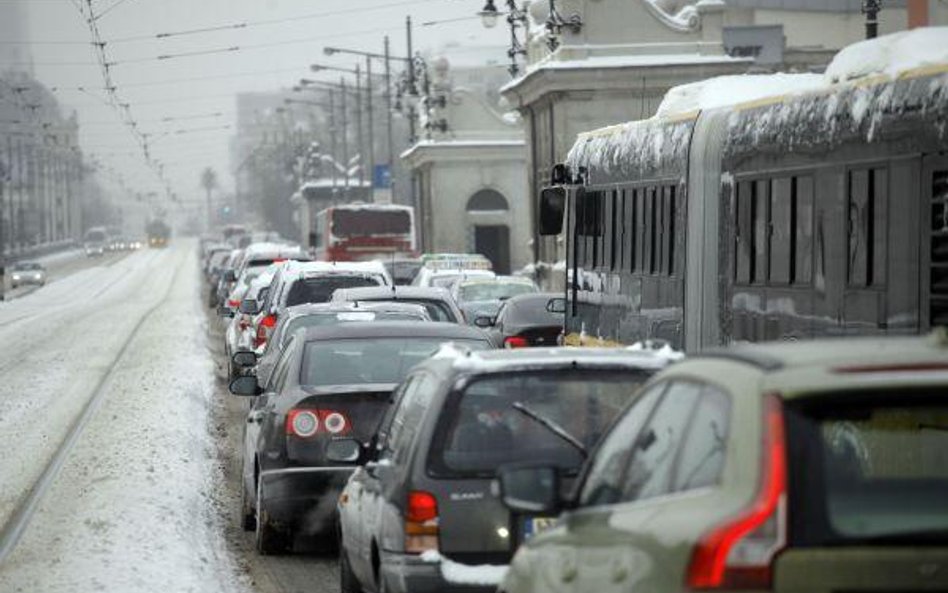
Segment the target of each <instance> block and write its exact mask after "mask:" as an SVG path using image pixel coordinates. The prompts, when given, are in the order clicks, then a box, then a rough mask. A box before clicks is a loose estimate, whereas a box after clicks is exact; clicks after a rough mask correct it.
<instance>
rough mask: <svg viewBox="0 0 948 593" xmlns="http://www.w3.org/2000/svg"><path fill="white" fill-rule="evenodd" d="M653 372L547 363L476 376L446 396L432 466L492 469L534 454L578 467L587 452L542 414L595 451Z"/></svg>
mask: <svg viewBox="0 0 948 593" xmlns="http://www.w3.org/2000/svg"><path fill="white" fill-rule="evenodd" d="M650 375H651V373H649V372H645V371H602V370H600V371H597V372H590V371H582V370H561V371H555V370H543V371H532V372H523V373H511V374H503V375H495V376H489V377H486V378H482V379H477V380H474V381H473V382H471V383H470V384H468V385H467V386H466V387H465V388H464V390H463V391H461V392H455V393H454V394H452V396H451V397H450V398H449V399H448V401H447V403H446V405H445V407H444V410H443V411H442V413H441V416H440V418H439V419H438V428H437V430H436V431H435V437H434V442H433V443H432V447H431V454H430V456H429V460H428V465H429V470H430V471H431V473H432V474H435V475H439V476H446V477H493V476H494V474H495V473H496V471H497V468H498V467H499V466H501V465H503V464H507V463H516V462H521V461H530V462H541V463H544V462H545V463H551V464H554V465H556V466H558V467H561V468H563V469H565V470H567V471H570V472H572V471H576V470H577V469H578V468H579V466H580V464H581V463H582V461H583V454H582V453H581V452H580V451H579V449H578V448H577V447H576V446H574V445H571V444H570V443H569V442H568V441H567V440H566V439H564V438H562V437H560V436H557V435H556V434H555V432H554V430H552V429H551V428H549V427H547V426H545V425H544V424H543V421H542V420H540V418H542V419H544V420H547V421H549V422H550V423H552V424H553V425H555V426H556V427H558V428H559V429H561V430H562V431H565V432H566V433H567V434H569V435H570V436H571V437H572V438H574V439H575V440H576V441H578V442H579V443H580V444H581V445H582V446H583V447H584V448H585V449H586V450H587V451H591V450H592V448H593V447H594V446H595V445H596V443H597V442H598V441H599V439H600V438H601V437H602V435H603V434H604V432H605V431H606V428H607V427H608V426H609V425H610V424H611V423H612V421H613V419H614V418H615V417H616V416H617V415H618V414H619V412H620V411H621V410H622V409H623V408H624V407H625V405H626V404H627V403H628V401H629V400H630V398H631V397H632V395H633V394H634V393H635V392H636V391H637V390H638V388H639V386H640V385H642V384H643V383H644V382H645V381H647V380H648V378H649V376H650Z"/></svg>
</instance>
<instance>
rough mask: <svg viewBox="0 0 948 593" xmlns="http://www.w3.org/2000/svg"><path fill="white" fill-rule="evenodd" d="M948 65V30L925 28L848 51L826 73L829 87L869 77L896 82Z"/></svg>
mask: <svg viewBox="0 0 948 593" xmlns="http://www.w3.org/2000/svg"><path fill="white" fill-rule="evenodd" d="M944 64H948V27H922V28H919V29H912V30H911V31H900V32H898V33H893V34H891V35H884V36H882V37H877V38H875V39H867V40H865V41H860V42H858V43H854V44H852V45H849V46H847V47H844V48H843V49H841V50H840V51H839V53H837V54H836V57H834V58H833V61H832V62H831V63H830V65H829V67H827V69H826V79H827V81H828V82H829V83H836V82H843V81H846V80H853V79H856V78H863V77H865V76H873V75H885V76H889V77H892V78H895V77H897V76H899V75H900V74H902V73H904V72H907V71H909V70H915V69H918V68H924V67H926V66H934V65H944Z"/></svg>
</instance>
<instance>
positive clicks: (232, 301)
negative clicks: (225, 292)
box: [227, 299, 240, 309]
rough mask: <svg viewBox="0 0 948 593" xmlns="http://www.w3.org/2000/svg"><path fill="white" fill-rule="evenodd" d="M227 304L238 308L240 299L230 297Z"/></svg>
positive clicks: (232, 307)
mask: <svg viewBox="0 0 948 593" xmlns="http://www.w3.org/2000/svg"><path fill="white" fill-rule="evenodd" d="M227 306H228V307H230V308H231V309H236V308H237V307H239V306H240V301H239V300H236V299H228V300H227Z"/></svg>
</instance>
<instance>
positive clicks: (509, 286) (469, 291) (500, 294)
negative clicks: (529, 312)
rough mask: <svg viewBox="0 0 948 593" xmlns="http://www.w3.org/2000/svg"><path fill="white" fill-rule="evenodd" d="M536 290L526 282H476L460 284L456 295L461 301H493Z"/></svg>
mask: <svg viewBox="0 0 948 593" xmlns="http://www.w3.org/2000/svg"><path fill="white" fill-rule="evenodd" d="M536 291H537V289H536V287H535V286H533V285H532V284H527V283H526V282H476V283H472V284H465V285H463V286H461V287H460V288H459V289H458V296H459V297H460V300H462V301H493V300H502V299H509V298H510V297H513V296H517V295H518V294H528V293H531V292H536Z"/></svg>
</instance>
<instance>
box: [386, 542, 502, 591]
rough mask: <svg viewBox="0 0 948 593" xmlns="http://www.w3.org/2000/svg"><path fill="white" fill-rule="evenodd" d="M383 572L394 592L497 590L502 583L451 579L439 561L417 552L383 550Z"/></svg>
mask: <svg viewBox="0 0 948 593" xmlns="http://www.w3.org/2000/svg"><path fill="white" fill-rule="evenodd" d="M472 570H475V569H473V567H472ZM381 573H382V574H381V576H382V578H383V579H385V582H386V584H387V585H388V591H391V592H392V593H409V592H410V593H495V592H496V591H497V586H498V584H499V583H476V584H475V583H470V582H451V581H448V580H447V579H445V578H444V574H443V573H442V570H441V563H440V562H437V561H434V562H432V561H428V560H422V559H421V557H420V556H417V555H414V554H397V553H392V552H383V553H382V565H381Z"/></svg>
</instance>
